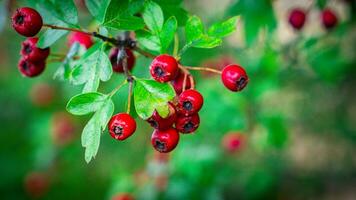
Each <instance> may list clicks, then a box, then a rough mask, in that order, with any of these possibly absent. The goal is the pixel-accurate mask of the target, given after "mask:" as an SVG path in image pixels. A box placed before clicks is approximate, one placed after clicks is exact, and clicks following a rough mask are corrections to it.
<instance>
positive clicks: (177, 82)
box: [171, 70, 192, 95]
mask: <svg viewBox="0 0 356 200" xmlns="http://www.w3.org/2000/svg"><path fill="white" fill-rule="evenodd" d="M190 77H191V75H187V76H186V81H185V88H184V90H187V89H189V88H190V87H191V85H192V84H191V83H190V82H191V79H190ZM171 83H172V86H173V88H174V90H175V91H176V94H177V95H180V93H182V91H183V83H184V73H183V72H181V71H180V70H179V71H178V75H177V77H176V78H175V79H173V80H172V81H171Z"/></svg>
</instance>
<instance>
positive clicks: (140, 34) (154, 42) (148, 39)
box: [136, 31, 161, 52]
mask: <svg viewBox="0 0 356 200" xmlns="http://www.w3.org/2000/svg"><path fill="white" fill-rule="evenodd" d="M136 39H137V41H138V43H139V44H140V45H141V46H142V47H144V48H145V49H148V50H151V51H155V52H159V51H160V49H161V44H160V39H159V38H158V37H157V36H156V35H152V34H151V33H150V32H147V31H137V32H136Z"/></svg>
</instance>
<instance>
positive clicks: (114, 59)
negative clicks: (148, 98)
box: [109, 48, 136, 73]
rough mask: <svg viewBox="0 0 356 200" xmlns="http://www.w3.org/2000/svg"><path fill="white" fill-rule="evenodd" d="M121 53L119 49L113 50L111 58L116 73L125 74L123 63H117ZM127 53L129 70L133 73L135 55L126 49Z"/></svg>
mask: <svg viewBox="0 0 356 200" xmlns="http://www.w3.org/2000/svg"><path fill="white" fill-rule="evenodd" d="M119 52H120V49H119V48H113V49H112V50H111V52H110V55H109V58H110V62H111V65H112V69H113V70H114V72H117V73H123V72H124V66H123V62H122V61H119V63H117V54H118V53H119ZM125 52H126V55H127V69H128V70H129V71H131V70H132V68H133V67H134V65H135V60H136V59H135V55H134V54H133V52H132V51H131V50H130V49H125Z"/></svg>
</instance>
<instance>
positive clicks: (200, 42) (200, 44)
mask: <svg viewBox="0 0 356 200" xmlns="http://www.w3.org/2000/svg"><path fill="white" fill-rule="evenodd" d="M221 43H222V40H221V39H220V38H215V37H209V36H207V35H203V36H201V37H200V38H199V39H197V40H194V41H193V42H192V43H191V46H192V47H196V48H207V49H209V48H214V47H217V46H219V45H220V44H221Z"/></svg>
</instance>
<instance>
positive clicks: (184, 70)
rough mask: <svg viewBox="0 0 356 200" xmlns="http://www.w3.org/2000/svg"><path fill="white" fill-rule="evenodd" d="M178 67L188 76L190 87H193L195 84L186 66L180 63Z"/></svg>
mask: <svg viewBox="0 0 356 200" xmlns="http://www.w3.org/2000/svg"><path fill="white" fill-rule="evenodd" d="M178 67H179V69H181V70H182V71H183V73H184V74H186V75H187V76H189V80H190V85H191V89H194V88H195V84H194V80H193V76H192V75H191V74H190V72H189V70H187V68H186V67H185V66H182V65H178ZM183 84H184V80H183ZM183 89H185V88H184V87H183Z"/></svg>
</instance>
